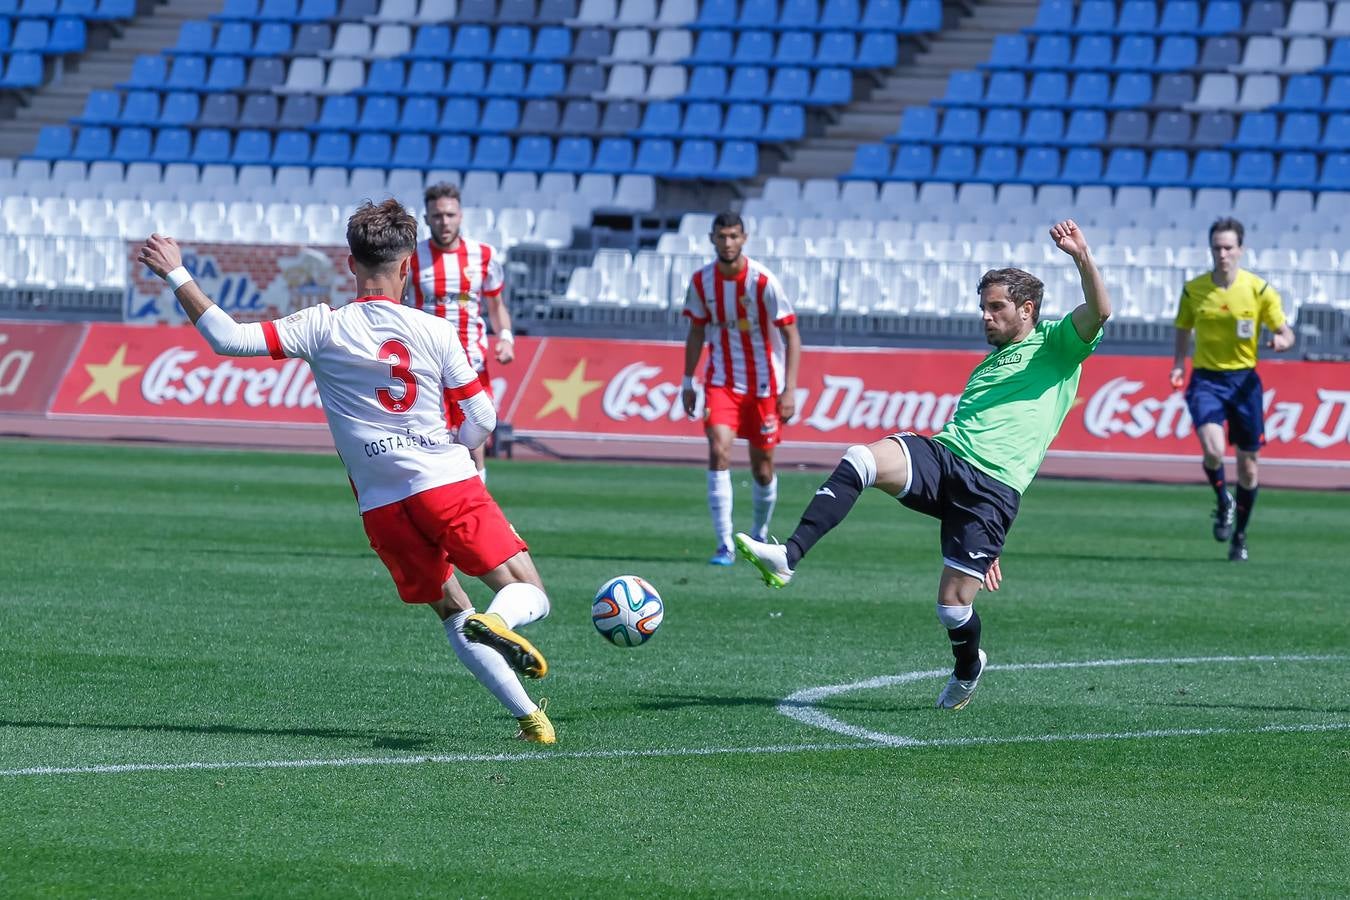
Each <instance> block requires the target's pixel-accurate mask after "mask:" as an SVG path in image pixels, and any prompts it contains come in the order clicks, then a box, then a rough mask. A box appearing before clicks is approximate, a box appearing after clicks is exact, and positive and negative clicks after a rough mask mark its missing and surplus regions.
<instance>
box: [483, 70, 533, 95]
mask: <svg viewBox="0 0 1350 900" xmlns="http://www.w3.org/2000/svg"><path fill="white" fill-rule="evenodd" d="M483 93H484V94H486V95H487V96H489V97H519V96H521V95H522V94H524V93H525V67H524V66H523V65H521V64H520V63H515V62H499V63H493V64H492V69H491V71H489V72H488V79H487V85H486V86H485V87H484V89H483Z"/></svg>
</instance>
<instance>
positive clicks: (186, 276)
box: [164, 266, 192, 291]
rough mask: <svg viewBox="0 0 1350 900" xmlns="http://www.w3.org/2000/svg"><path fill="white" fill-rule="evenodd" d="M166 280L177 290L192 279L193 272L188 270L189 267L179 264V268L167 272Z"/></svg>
mask: <svg viewBox="0 0 1350 900" xmlns="http://www.w3.org/2000/svg"><path fill="white" fill-rule="evenodd" d="M164 280H165V281H167V282H168V283H169V287H171V288H173V289H174V290H175V291H176V290H178V289H179V288H180V287H182V286H183V285H185V284H187V283H188V282H189V281H191V280H192V273H191V272H189V271H188V270H187V267H185V266H179V267H178V268H176V269H174V270H172V271H170V272H167V273H165V275H164Z"/></svg>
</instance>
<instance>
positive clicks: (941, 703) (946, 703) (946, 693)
mask: <svg viewBox="0 0 1350 900" xmlns="http://www.w3.org/2000/svg"><path fill="white" fill-rule="evenodd" d="M976 652H978V653H979V654H980V671H978V672H976V673H975V677H974V678H971V679H970V680H968V681H962V680H961V679H960V678H957V677H956V676H955V675H953V676H951V677H950V678H948V679H947V686H946V687H944V688H943V689H942V693H941V694H938V698H937V708H938V709H962V708H964V707H965V705H966V704H967V703H969V702H970V697H971V695H972V694H974V693H975V686H976V685H978V684H979V683H980V676H981V675H983V674H984V667H985V664H986V663H988V662H989V657H987V656H985V655H984V651H983V650H979V651H976Z"/></svg>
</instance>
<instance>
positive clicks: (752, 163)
mask: <svg viewBox="0 0 1350 900" xmlns="http://www.w3.org/2000/svg"><path fill="white" fill-rule="evenodd" d="M758 172H759V148H758V147H756V146H755V145H754V144H753V143H752V142H750V141H726V142H724V143H723V144H722V149H721V152H720V153H718V155H717V169H716V171H715V172H714V173H713V174H714V177H715V178H718V179H722V180H727V181H732V180H739V179H745V178H753V177H755V175H756V174H758Z"/></svg>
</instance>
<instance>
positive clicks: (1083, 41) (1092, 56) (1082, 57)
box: [1069, 34, 1116, 71]
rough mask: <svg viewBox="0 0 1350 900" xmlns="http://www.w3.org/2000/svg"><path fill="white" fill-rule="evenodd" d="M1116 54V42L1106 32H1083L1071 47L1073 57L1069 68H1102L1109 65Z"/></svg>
mask: <svg viewBox="0 0 1350 900" xmlns="http://www.w3.org/2000/svg"><path fill="white" fill-rule="evenodd" d="M1115 55H1116V42H1115V41H1114V40H1112V39H1111V36H1110V35H1106V34H1085V35H1083V36H1082V37H1080V38H1079V39H1078V40H1077V42H1076V43H1075V44H1074V47H1073V59H1072V61H1071V62H1070V64H1069V68H1071V69H1077V70H1080V71H1090V70H1092V69H1103V68H1106V67H1108V66H1109V65H1110V63H1111V60H1112V59H1114V58H1115Z"/></svg>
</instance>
